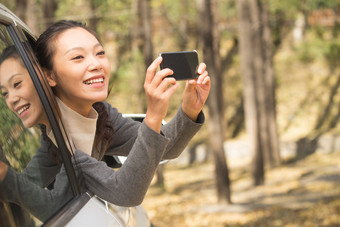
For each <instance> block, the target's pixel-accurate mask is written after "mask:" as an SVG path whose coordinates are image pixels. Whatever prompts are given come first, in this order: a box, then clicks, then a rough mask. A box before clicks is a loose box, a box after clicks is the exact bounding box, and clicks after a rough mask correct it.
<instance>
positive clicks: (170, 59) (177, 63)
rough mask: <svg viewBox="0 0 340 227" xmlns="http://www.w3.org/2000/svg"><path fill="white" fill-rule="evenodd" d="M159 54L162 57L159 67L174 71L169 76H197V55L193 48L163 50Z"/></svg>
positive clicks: (181, 78)
mask: <svg viewBox="0 0 340 227" xmlns="http://www.w3.org/2000/svg"><path fill="white" fill-rule="evenodd" d="M159 55H160V56H161V57H162V58H163V61H162V63H161V65H160V68H161V69H165V68H169V69H171V70H172V71H174V74H173V75H170V76H169V77H174V78H175V79H176V80H192V79H196V78H197V77H198V73H197V69H198V55H197V52H196V51H195V50H193V51H180V52H164V53H160V54H159Z"/></svg>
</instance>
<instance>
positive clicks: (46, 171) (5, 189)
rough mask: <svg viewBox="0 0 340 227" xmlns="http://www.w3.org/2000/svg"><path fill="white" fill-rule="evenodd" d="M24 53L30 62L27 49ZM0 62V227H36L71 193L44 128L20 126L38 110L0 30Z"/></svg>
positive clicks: (28, 80)
mask: <svg viewBox="0 0 340 227" xmlns="http://www.w3.org/2000/svg"><path fill="white" fill-rule="evenodd" d="M24 42H25V41H24ZM26 42H27V41H26ZM25 51H26V52H27V51H30V53H29V55H28V56H32V52H31V50H30V48H26V50H25ZM7 55H8V56H10V57H8V56H7ZM0 56H1V58H0V84H1V89H0V91H1V98H0V161H1V162H2V163H6V164H7V165H8V166H9V167H8V169H7V172H6V175H5V178H4V179H3V180H2V181H1V182H0V226H40V225H41V224H42V223H43V222H44V221H45V220H48V219H49V218H50V217H51V216H53V214H55V213H56V212H57V211H58V210H59V209H60V208H62V207H63V206H64V205H65V203H66V202H68V201H69V200H70V199H72V198H73V192H72V190H71V188H70V184H69V180H68V177H67V174H66V171H65V169H64V168H63V162H62V159H61V158H60V154H59V152H58V149H57V148H56V147H55V146H54V145H53V144H51V143H50V142H49V140H48V137H47V136H46V133H45V134H44V133H43V132H46V131H48V130H46V127H44V126H40V125H36V126H33V125H30V124H31V123H30V122H25V121H26V120H27V119H28V120H29V117H31V115H30V114H36V112H33V111H35V110H37V109H38V108H33V107H39V105H38V104H34V103H36V102H35V101H36V100H40V99H39V97H38V94H37V92H36V90H35V87H34V85H33V83H32V80H31V77H30V74H29V73H28V71H27V69H26V67H25V64H24V63H23V60H22V59H21V57H20V54H18V48H16V47H15V45H14V43H13V41H12V39H11V37H10V35H9V33H8V30H7V27H6V25H2V24H0ZM6 56H7V57H6ZM11 56H12V57H11ZM13 56H19V57H13ZM4 59H5V60H4ZM31 61H32V62H33V64H35V62H34V59H31ZM36 69H38V67H36ZM31 74H32V73H31ZM35 76H37V75H35ZM33 97H35V98H33ZM32 100H33V101H32ZM40 108H41V109H39V111H40V112H41V113H40V114H36V115H35V116H36V118H35V121H36V122H38V123H43V122H44V121H40V120H41V119H43V118H44V116H45V112H44V109H43V107H42V105H41V103H40ZM14 112H16V114H14ZM19 115H20V117H18V116H19ZM45 117H46V116H45ZM26 126H29V127H26ZM42 135H45V136H42ZM0 171H1V170H0Z"/></svg>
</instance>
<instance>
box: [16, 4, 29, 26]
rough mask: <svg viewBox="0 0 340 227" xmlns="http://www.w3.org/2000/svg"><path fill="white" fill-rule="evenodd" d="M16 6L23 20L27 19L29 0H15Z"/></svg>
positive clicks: (18, 14) (17, 12) (17, 13)
mask: <svg viewBox="0 0 340 227" xmlns="http://www.w3.org/2000/svg"><path fill="white" fill-rule="evenodd" d="M15 6H16V9H15V14H16V15H17V16H18V17H19V18H20V19H21V20H22V21H26V9H27V0H15Z"/></svg>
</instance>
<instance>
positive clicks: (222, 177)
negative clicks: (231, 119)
mask: <svg viewBox="0 0 340 227" xmlns="http://www.w3.org/2000/svg"><path fill="white" fill-rule="evenodd" d="M199 3H200V5H199V7H200V13H199V15H200V25H201V37H203V40H202V41H203V54H204V61H205V63H206V64H207V68H208V71H209V75H210V78H211V90H210V95H209V99H208V102H207V105H208V109H209V125H208V129H209V134H210V148H211V150H212V151H213V154H214V162H215V175H216V186H217V196H218V201H219V202H220V203H231V192H230V179H229V170H228V167H227V163H226V157H225V152H224V146H223V145H224V129H223V125H224V124H223V122H224V120H223V115H224V114H223V110H224V108H223V92H222V90H223V89H222V88H223V85H222V84H223V83H222V75H221V57H220V53H219V35H218V32H217V24H216V22H215V17H214V16H216V13H217V11H216V8H217V5H215V4H217V3H216V1H210V0H202V1H200V2H199ZM202 15H204V16H202Z"/></svg>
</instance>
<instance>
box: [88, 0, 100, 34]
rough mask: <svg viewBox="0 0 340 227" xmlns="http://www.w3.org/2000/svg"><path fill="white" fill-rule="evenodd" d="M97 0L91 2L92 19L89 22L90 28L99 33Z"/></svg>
mask: <svg viewBox="0 0 340 227" xmlns="http://www.w3.org/2000/svg"><path fill="white" fill-rule="evenodd" d="M96 2H97V1H96V0H91V1H90V8H91V17H90V22H89V27H90V28H91V29H92V30H93V31H96V32H97V33H98V30H97V27H98V21H99V20H98V17H97V8H98V6H97V4H96Z"/></svg>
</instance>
